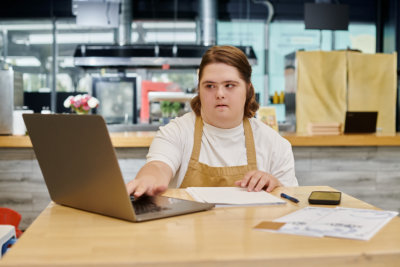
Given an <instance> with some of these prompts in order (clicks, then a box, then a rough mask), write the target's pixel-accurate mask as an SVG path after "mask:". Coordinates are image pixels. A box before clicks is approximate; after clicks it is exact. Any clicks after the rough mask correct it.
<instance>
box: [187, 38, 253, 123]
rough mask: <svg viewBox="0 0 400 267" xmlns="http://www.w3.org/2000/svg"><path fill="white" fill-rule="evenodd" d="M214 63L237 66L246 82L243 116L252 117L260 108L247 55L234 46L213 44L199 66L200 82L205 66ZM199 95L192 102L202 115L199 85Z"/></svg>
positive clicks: (192, 105)
mask: <svg viewBox="0 0 400 267" xmlns="http://www.w3.org/2000/svg"><path fill="white" fill-rule="evenodd" d="M212 63H224V64H227V65H229V66H232V67H235V68H236V69H237V70H238V72H239V75H240V78H241V79H242V80H244V81H245V82H246V85H247V91H246V102H245V104H244V114H243V117H247V118H251V117H253V116H254V115H255V113H256V111H257V110H258V107H259V105H258V103H257V102H256V99H255V92H254V87H253V85H252V83H251V66H250V64H249V61H248V60H247V57H246V55H245V54H244V53H243V52H242V50H240V49H239V48H236V47H234V46H213V47H211V48H210V49H208V50H207V51H206V52H205V53H204V55H203V58H202V59H201V63H200V67H199V83H200V80H201V77H202V76H203V71H204V68H205V67H206V66H207V65H209V64H212ZM197 92H198V93H197V96H195V97H194V98H193V99H192V101H191V102H190V106H191V107H192V110H193V111H194V112H195V113H196V115H197V116H200V109H201V102H200V96H199V94H200V88H199V86H197Z"/></svg>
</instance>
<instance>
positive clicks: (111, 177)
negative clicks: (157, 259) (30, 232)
mask: <svg viewBox="0 0 400 267" xmlns="http://www.w3.org/2000/svg"><path fill="white" fill-rule="evenodd" d="M23 118H24V121H25V124H26V127H27V129H28V133H29V136H30V138H31V141H32V144H33V149H34V151H35V154H36V157H37V159H38V162H39V165H40V168H41V170H42V173H43V176H44V180H45V182H46V185H47V188H48V191H49V194H50V197H51V199H52V200H53V201H54V202H56V203H59V204H62V205H66V206H70V207H73V208H78V209H82V210H86V211H91V212H95V213H100V214H104V215H107V216H112V217H117V218H120V219H125V220H128V221H135V220H136V219H135V214H134V210H133V207H132V204H131V201H130V198H129V195H128V194H127V191H126V186H125V183H124V180H123V177H122V174H121V170H120V168H119V165H118V161H117V157H116V155H115V151H114V147H113V146H112V143H111V139H110V137H109V134H108V131H107V127H106V124H105V122H104V119H103V118H102V117H101V116H98V115H67V114H52V115H48V114H46V115H42V114H24V115H23Z"/></svg>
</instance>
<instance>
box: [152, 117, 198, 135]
mask: <svg viewBox="0 0 400 267" xmlns="http://www.w3.org/2000/svg"><path fill="white" fill-rule="evenodd" d="M195 120H196V115H195V114H194V113H193V112H188V113H186V114H184V115H182V116H180V117H176V118H174V119H172V120H171V121H170V122H169V123H168V124H166V125H164V126H161V127H160V129H159V131H160V132H171V131H174V132H178V133H182V132H187V131H193V129H194V123H195Z"/></svg>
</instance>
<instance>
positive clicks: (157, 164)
mask: <svg viewBox="0 0 400 267" xmlns="http://www.w3.org/2000/svg"><path fill="white" fill-rule="evenodd" d="M171 178H172V169H171V167H169V166H168V165H167V164H166V163H164V162H162V161H150V162H148V163H146V164H145V165H144V166H143V167H142V168H141V169H140V171H139V172H138V174H137V175H136V178H135V179H133V180H132V181H130V182H129V183H127V185H126V188H127V190H128V194H130V195H131V194H133V195H134V196H135V197H140V196H141V195H143V194H146V195H149V196H154V195H157V194H160V193H162V192H164V191H165V190H167V188H168V184H169V182H170V181H171Z"/></svg>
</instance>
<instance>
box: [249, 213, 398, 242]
mask: <svg viewBox="0 0 400 267" xmlns="http://www.w3.org/2000/svg"><path fill="white" fill-rule="evenodd" d="M398 214H399V213H398V212H396V211H385V210H368V209H353V208H342V207H336V208H319V207H306V208H303V209H301V210H298V211H295V212H293V213H290V214H288V215H286V216H283V217H281V218H279V219H276V220H274V222H276V223H282V225H280V226H279V228H278V229H276V228H275V229H268V228H269V225H272V224H268V223H267V222H263V223H261V224H259V225H257V226H256V227H255V229H258V230H273V231H275V232H280V233H287V234H298V235H308V236H316V237H323V236H329V237H338V238H348V239H357V240H369V239H370V238H371V237H373V236H374V235H375V234H376V233H377V232H378V231H379V230H380V229H381V228H382V227H383V226H384V225H385V224H387V223H388V222H389V221H390V220H391V219H392V218H393V217H395V216H396V215H398Z"/></svg>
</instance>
